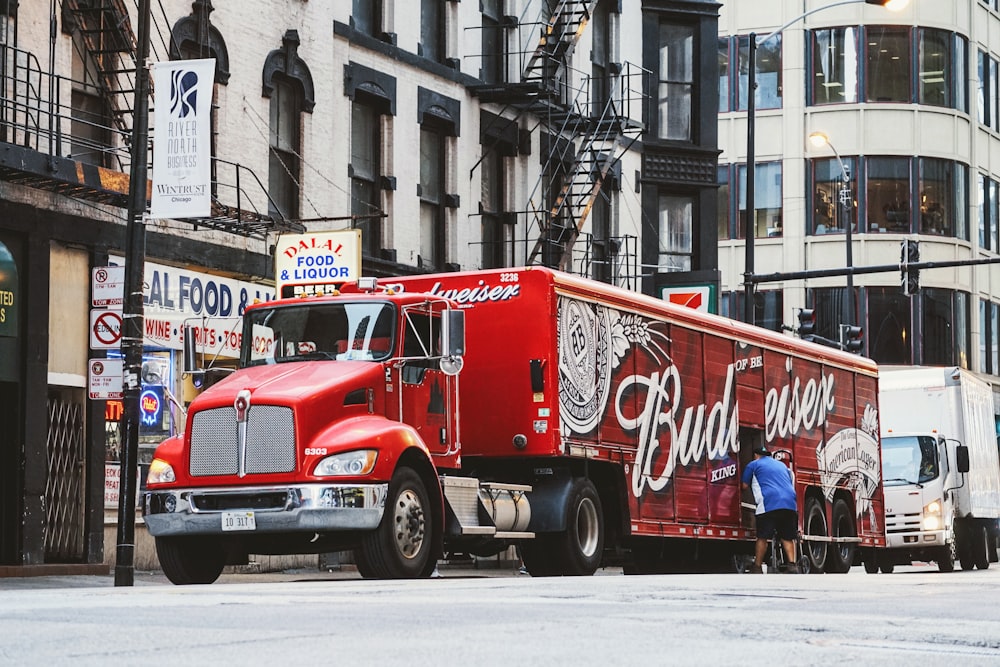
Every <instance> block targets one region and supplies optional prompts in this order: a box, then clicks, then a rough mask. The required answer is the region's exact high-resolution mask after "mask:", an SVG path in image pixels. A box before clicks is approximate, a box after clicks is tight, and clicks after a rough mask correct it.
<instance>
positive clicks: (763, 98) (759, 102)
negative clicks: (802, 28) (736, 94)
mask: <svg viewBox="0 0 1000 667" xmlns="http://www.w3.org/2000/svg"><path fill="white" fill-rule="evenodd" d="M759 39H760V38H759V37H758V40H759ZM739 57H740V72H739V79H740V89H739V90H740V99H739V102H738V103H739V110H740V111H745V110H746V108H747V82H748V81H749V77H748V75H749V73H750V37H749V36H748V35H745V36H743V37H740V38H739ZM756 76H757V95H756V97H755V98H754V102H755V104H756V108H758V109H780V108H781V92H782V91H781V35H775V36H774V37H772V38H771V39H769V40H767V42H765V43H764V44H761V43H760V42H758V44H757V73H756Z"/></svg>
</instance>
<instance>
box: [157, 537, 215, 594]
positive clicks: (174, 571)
mask: <svg viewBox="0 0 1000 667" xmlns="http://www.w3.org/2000/svg"><path fill="white" fill-rule="evenodd" d="M156 556H157V557H158V558H159V559H160V567H161V568H163V574H165V575H167V579H169V580H170V581H171V582H172V583H174V584H177V585H178V586H184V585H187V584H210V583H212V582H213V581H215V580H216V579H218V578H219V575H220V574H222V568H224V567H225V566H226V550H225V548H224V547H223V545H222V544H220V543H219V541H218V540H215V539H212V538H208V537H157V538H156Z"/></svg>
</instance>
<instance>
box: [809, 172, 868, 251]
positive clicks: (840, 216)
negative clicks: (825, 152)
mask: <svg viewBox="0 0 1000 667" xmlns="http://www.w3.org/2000/svg"><path fill="white" fill-rule="evenodd" d="M841 161H842V162H843V164H844V167H845V168H846V169H847V174H848V180H847V182H846V183H845V181H844V173H843V170H842V169H841V167H840V164H841V162H840V161H838V160H837V159H836V158H831V159H823V160H813V168H812V172H813V189H812V190H813V229H812V233H813V234H833V233H837V232H839V233H843V232H844V230H845V228H846V227H845V225H844V220H845V218H846V219H848V220H850V221H851V224H852V225H853V224H854V216H855V207H854V196H853V192H852V188H851V180H850V178H851V174H855V173H857V171H856V170H855V168H854V159H853V158H842V160H841ZM853 229H854V227H852V230H853Z"/></svg>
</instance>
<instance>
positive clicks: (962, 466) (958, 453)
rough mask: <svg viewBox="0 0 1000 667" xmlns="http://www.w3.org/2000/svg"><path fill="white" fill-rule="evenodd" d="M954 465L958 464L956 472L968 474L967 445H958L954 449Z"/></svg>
mask: <svg viewBox="0 0 1000 667" xmlns="http://www.w3.org/2000/svg"><path fill="white" fill-rule="evenodd" d="M955 463H957V464H958V472H969V446H968V445H959V446H958V447H956V448H955Z"/></svg>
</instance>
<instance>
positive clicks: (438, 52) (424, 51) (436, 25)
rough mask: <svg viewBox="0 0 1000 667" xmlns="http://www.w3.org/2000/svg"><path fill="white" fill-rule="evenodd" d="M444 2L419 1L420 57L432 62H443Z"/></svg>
mask: <svg viewBox="0 0 1000 667" xmlns="http://www.w3.org/2000/svg"><path fill="white" fill-rule="evenodd" d="M444 9H445V7H444V0H420V55H422V56H423V57H424V58H429V59H431V60H433V61H434V62H439V63H440V62H444V58H445V50H446V48H447V47H446V42H445V35H446V33H445V11H444Z"/></svg>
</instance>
